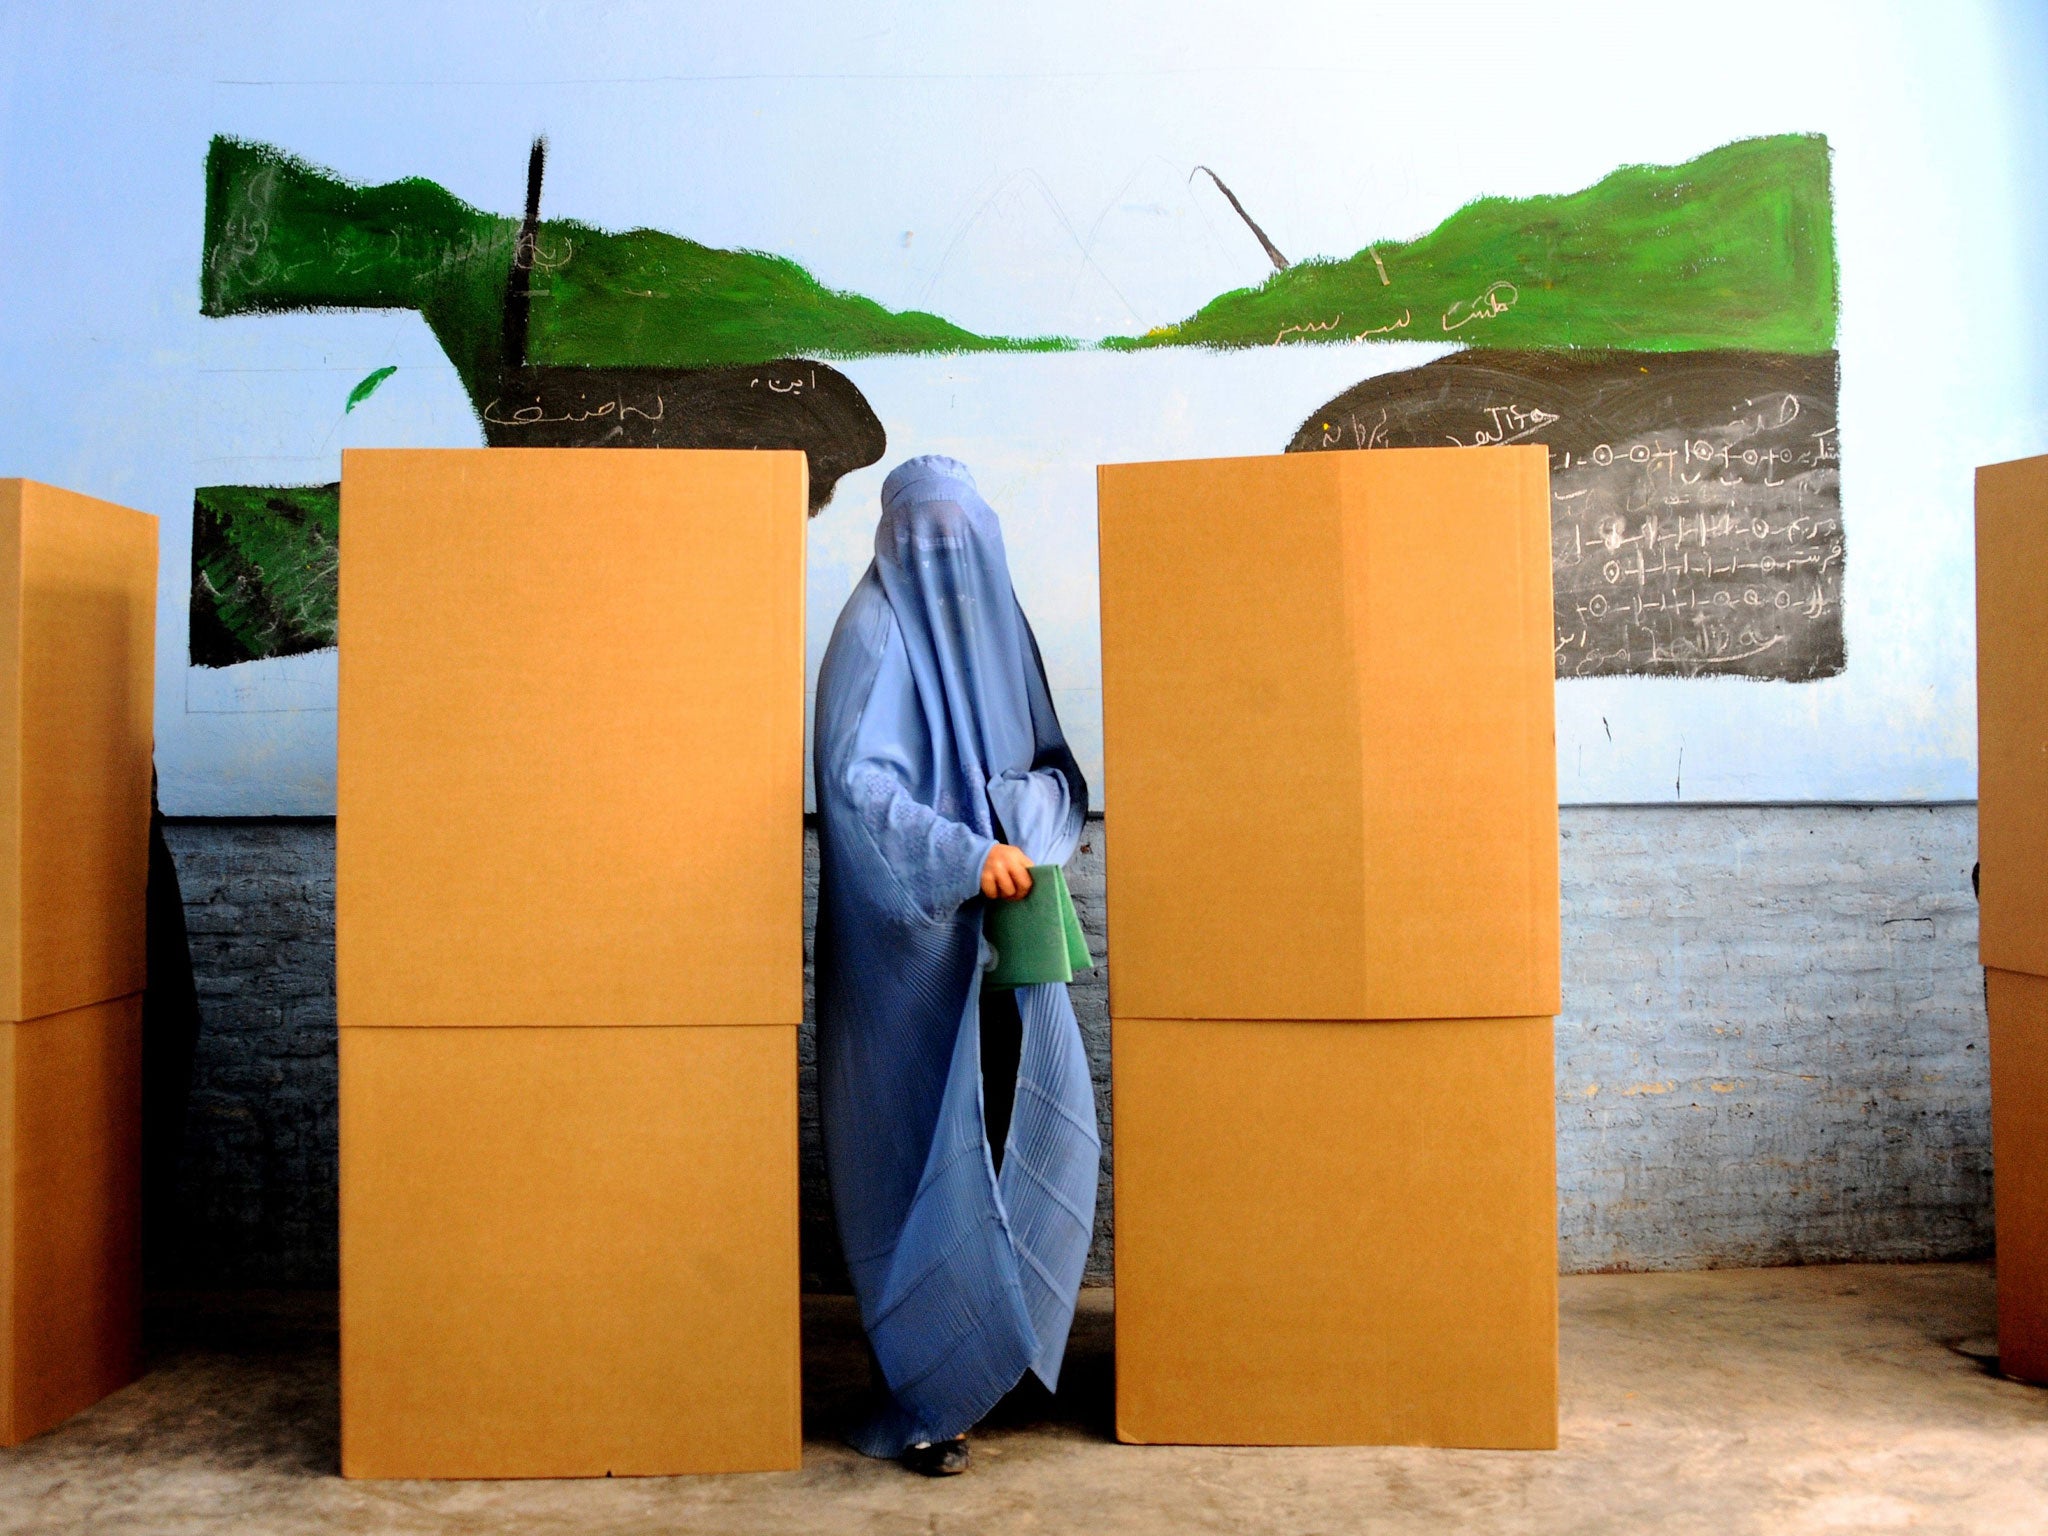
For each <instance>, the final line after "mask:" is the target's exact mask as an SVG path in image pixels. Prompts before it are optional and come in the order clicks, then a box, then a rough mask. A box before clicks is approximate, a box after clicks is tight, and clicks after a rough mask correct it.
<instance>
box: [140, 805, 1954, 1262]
mask: <svg viewBox="0 0 2048 1536" xmlns="http://www.w3.org/2000/svg"><path fill="white" fill-rule="evenodd" d="M1104 832H1105V828H1104V825H1103V824H1102V823H1100V822H1095V823H1091V825H1090V827H1089V834H1090V835H1089V836H1088V837H1087V839H1086V840H1085V847H1084V849H1083V851H1082V852H1081V854H1080V855H1079V856H1078V857H1077V859H1076V860H1075V862H1074V864H1073V865H1072V866H1070V868H1069V871H1068V873H1069V877H1070V883H1071V885H1072V888H1073V892H1074V899H1075V905H1076V906H1077V907H1078V908H1079V910H1080V913H1081V920H1082V923H1083V925H1084V927H1086V929H1087V930H1088V934H1089V942H1090V945H1091V947H1092V948H1093V949H1094V950H1095V953H1096V954H1097V956H1098V957H1101V961H1102V963H1098V965H1097V966H1096V968H1095V970H1094V971H1093V972H1091V973H1090V974H1089V975H1088V976H1086V977H1085V978H1082V979H1080V980H1078V981H1077V982H1076V983H1075V986H1074V1008H1075V1012H1076V1013H1077V1014H1078V1015H1079V1017H1080V1020H1081V1028H1082V1031H1083V1033H1084V1035H1085V1037H1086V1039H1087V1043H1088V1053H1089V1059H1090V1061H1091V1063H1092V1064H1093V1066H1094V1069H1095V1077H1096V1095H1097V1108H1098V1113H1099V1114H1100V1115H1101V1117H1102V1122H1103V1141H1104V1144H1105V1147H1107V1146H1109V1145H1110V1135H1109V1129H1110V1128H1109V1111H1110V1097H1109V1018H1108V981H1107V976H1108V972H1107V954H1108V945H1107V936H1106V934H1105V933H1104V929H1103V848H1104ZM168 837H169V841H170V844H171V848H172V852H173V855H174V856H175V858H176V859H177V862H178V870H179V876H180V879H181V881H182V885H183V890H184V896H185V905H186V913H187V918H188V921H189V922H190V925H191V931H192V947H193V963H194V967H195V970H196V972H197V976H198V984H199V995H200V1004H201V1008H202V1011H203V1013H204V1016H205V1026H204V1030H203V1033H202V1035H201V1039H200V1045H199V1054H198V1061H197V1065H196V1067H195V1071H194V1083H193V1101H192V1112H191V1116H190V1120H189V1123H188V1127H187V1134H186V1142H185V1149H184V1158H183V1163H182V1172H181V1190H180V1220H179V1222H178V1223H177V1228H178V1231H179V1232H180V1234H181V1246H180V1248H179V1251H178V1252H177V1253H176V1255H174V1256H169V1257H168V1264H169V1270H168V1273H169V1274H171V1275H174V1276H175V1277H176V1279H177V1280H178V1282H179V1283H183V1284H191V1285H217V1286H238V1285H250V1286H256V1285H263V1286H270V1285H283V1286H290V1285H308V1286H327V1285H332V1284H333V1283H334V1278H335V1226H334V1223H335V1205H336V1200H335V1129H336V1115H335V1015H334V940H333V923H334V829H333V825H332V823H331V822H318V821H308V822H247V821H178V822H173V823H172V824H171V825H170V827H169V828H168ZM1562 846H1563V865H1562V868H1563V886H1564V1013H1563V1015H1562V1016H1561V1017H1560V1018H1559V1020H1558V1028H1557V1090H1558V1222H1559V1261H1560V1265H1561V1267H1562V1268H1564V1269H1565V1270H1567V1271H1573V1272H1576V1271H1584V1270H1597V1269H1684V1268H1703V1267H1716V1266H1732V1265H1761V1264H1792V1263H1804V1262H1820V1261H1825V1260H1847V1259H1867V1260H1907V1259H1933V1258H1947V1257H1953V1256H1957V1255H1962V1254H1976V1253H1982V1252H1984V1251H1987V1250H1988V1248H1989V1247H1990V1242H1991V1151H1990V1090H1989V1074H1988V1068H1987V1062H1986V1051H1985V1034H1984V1009H1983V973H1982V971H1981V970H1979V969H1978V967H1977V956H1976V944H1977V909H1976V903H1975V901H1974V899H1973V898H1972V896H1971V893H1970V866H1971V863H1972V862H1973V861H1974V859H1975V857H1976V854H1975V847H1976V814H1975V810H1974V808H1972V807H1969V806H1934V807H1875V808H1860V807H1841V806H1802V807H1742V808H1734V807H1696V808H1679V807H1581V808H1568V809H1567V810H1566V811H1565V812H1564V813H1563V845H1562ZM816 879H817V868H816V849H815V842H814V841H813V843H812V845H811V856H810V859H809V861H808V868H807V875H806V889H805V917H806V936H807V939H808V931H809V920H810V917H811V914H812V912H813V911H814V908H815V897H816ZM806 965H807V968H808V943H807V946H806ZM808 1014H809V1009H808V1007H807V1009H806V1015H807V1017H808ZM800 1059H801V1063H802V1076H801V1079H800V1082H799V1095H800V1102H801V1110H802V1126H803V1141H802V1147H801V1171H802V1180H803V1187H802V1195H801V1211H802V1231H803V1247H804V1274H805V1283H806V1285H808V1286H810V1287H812V1288H814V1289H837V1288H840V1287H842V1286H843V1284H844V1274H843V1270H842V1267H841V1263H840V1259H839V1252H838V1244H837V1242H836V1241H835V1239H834V1236H833V1232H832V1218H831V1211H830V1206H829V1202H828V1199H827V1196H826V1190H825V1177H824V1165H823V1160H822V1157H821V1154H820V1151H819V1145H818V1137H817V1095H816V1078H815V1055H814V1052H813V1050H812V1041H811V1033H810V1027H809V1025H808V1023H807V1024H806V1026H805V1029H804V1032H803V1035H802V1037H801V1040H800ZM1109 1181H1110V1165H1109V1161H1108V1158H1107V1156H1105V1159H1104V1166H1103V1177H1102V1188H1101V1195H1100V1199H1099V1202H1098V1208H1097V1218H1096V1242H1095V1251H1094V1253H1093V1255H1092V1256H1091V1258H1090V1261H1089V1271H1090V1278H1091V1279H1092V1280H1107V1279H1108V1278H1109V1275H1110V1254H1111V1242H1112V1237H1113V1212H1112V1209H1111V1204H1110V1182H1109Z"/></svg>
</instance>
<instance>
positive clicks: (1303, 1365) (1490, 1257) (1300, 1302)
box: [1112, 1018, 1557, 1449]
mask: <svg viewBox="0 0 2048 1536" xmlns="http://www.w3.org/2000/svg"><path fill="white" fill-rule="evenodd" d="M1112 1043H1113V1052H1114V1062H1113V1066H1114V1072H1115V1082H1116V1123H1115V1137H1116V1378H1117V1434H1118V1437H1119V1438H1120V1439H1123V1440H1130V1441H1138V1442H1145V1443H1161V1442H1167V1443H1181V1444H1200V1445H1443V1446H1483V1447H1495V1448H1504V1449H1514V1448H1520V1449H1545V1448H1549V1447H1554V1446H1555V1445H1556V1444H1557V1194H1556V1182H1557V1181H1556V1154H1555V1133H1554V1124H1555V1116H1554V1112H1553V1108H1552V1080H1553V1072H1554V1065H1553V1057H1552V1047H1551V1021H1550V1020H1549V1019H1547V1018H1527V1019H1506V1018H1502V1019H1469V1020H1467V1019H1427V1020H1411V1021H1400V1022H1388V1023H1381V1024H1376V1025H1374V1026H1373V1027H1372V1028H1370V1029H1360V1028H1356V1027H1351V1026H1347V1025H1345V1024H1342V1023H1331V1022H1301V1021H1292V1022H1276V1021H1271V1020H1260V1021H1254V1022H1242V1021H1218V1020H1131V1019H1118V1020H1117V1021H1116V1023H1115V1026H1114V1032H1113V1042H1112Z"/></svg>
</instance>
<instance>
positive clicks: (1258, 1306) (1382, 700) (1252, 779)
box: [1098, 448, 1558, 1448]
mask: <svg viewBox="0 0 2048 1536" xmlns="http://www.w3.org/2000/svg"><path fill="white" fill-rule="evenodd" d="M1098 489H1099V496H1100V538H1101V556H1102V671H1103V726H1104V738H1105V747H1106V753H1107V788H1108V817H1109V819H1108V823H1107V826H1108V859H1109V865H1108V879H1109V939H1110V953H1111V965H1110V1013H1111V1018H1112V1028H1113V1042H1112V1049H1113V1063H1112V1070H1113V1076H1114V1082H1115V1093H1116V1115H1115V1154H1116V1160H1115V1169H1116V1225H1117V1234H1116V1235H1117V1253H1116V1286H1117V1294H1116V1303H1117V1305H1116V1347H1117V1432H1118V1434H1119V1436H1120V1437H1121V1438H1123V1439H1125V1440H1131V1441H1150V1442H1160V1441H1169V1442H1184V1443H1188V1442H1191V1443H1200V1444H1359V1443H1368V1444H1417V1445H1452V1446H1492V1447H1529V1448H1543V1447H1550V1446H1554V1445H1555V1444H1556V1443H1557V1347H1556V1338H1557V1335H1556V1312H1557V1303H1556V1272H1557V1257H1556V1219H1557V1218H1556V1190H1555V1186H1556V1173H1555V1149H1554V1109H1553V1089H1552V1083H1553V1072H1554V1068H1553V1058H1552V1048H1551V1016H1552V1015H1554V1014H1555V1013H1556V1012H1557V1008H1558V888H1557V794H1556V767H1555V746H1554V738H1553V716H1552V697H1551V691H1552V660H1551V654H1552V653H1551V645H1552V628H1551V625H1552V619H1551V590H1550V509H1549V500H1550V496H1549V474H1548V466H1547V461H1546V457H1545V451H1544V450H1543V449H1541V448H1497V449H1476V448H1457V449H1419V450H1375V451H1370V452H1354V453H1345V452H1336V453H1315V454H1300V455H1287V456H1282V457H1274V458H1248V459H1221V460H1212V461H1203V462H1187V463H1167V464H1124V465H1110V466H1104V467H1103V468H1102V469H1101V470H1100V471H1099V485H1098Z"/></svg>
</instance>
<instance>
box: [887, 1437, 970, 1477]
mask: <svg viewBox="0 0 2048 1536" xmlns="http://www.w3.org/2000/svg"><path fill="white" fill-rule="evenodd" d="M903 1466H904V1469H905V1470H906V1471H910V1472H915V1473H917V1474H918V1475H919V1476H921V1477H958V1476H959V1475H960V1474H961V1473H962V1472H965V1471H966V1470H967V1437H966V1436H965V1435H955V1436H954V1437H953V1438H952V1439H950V1440H940V1441H937V1442H933V1441H930V1440H927V1441H925V1442H924V1443H923V1444H921V1445H913V1446H912V1447H911V1448H910V1449H909V1450H907V1451H905V1452H904V1453H903Z"/></svg>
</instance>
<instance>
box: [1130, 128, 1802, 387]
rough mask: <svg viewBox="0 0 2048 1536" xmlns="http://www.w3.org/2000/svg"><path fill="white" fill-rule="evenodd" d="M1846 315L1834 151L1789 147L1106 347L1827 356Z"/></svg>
mask: <svg viewBox="0 0 2048 1536" xmlns="http://www.w3.org/2000/svg"><path fill="white" fill-rule="evenodd" d="M1375 258H1377V259H1375ZM1383 272H1384V277H1385V281H1382V273H1383ZM1835 312H1836V269H1835V243H1834V221H1833V206H1832V201H1831V198H1830V195H1829V179H1828V145H1827V140H1826V139H1824V138H1822V137H1820V136H1819V135H1817V134H1783V135H1779V136H1777V137H1772V138H1758V139H1740V140H1737V141H1736V142H1735V143H1732V144H1727V145H1724V146H1722V147H1721V148H1719V149H1716V150H1713V151H1710V152H1709V153H1707V154H1704V155H1701V156H1700V157H1699V158H1698V159H1696V160H1689V161H1687V162H1686V163H1685V164H1683V165H1675V166H1643V165H1632V166H1624V167H1623V168H1621V169H1620V170H1617V171H1615V172H1614V173H1613V174H1611V175H1609V176H1606V177H1604V178H1603V179H1602V180H1600V181H1599V182H1598V183H1596V184H1595V185H1593V186H1591V187H1588V188H1587V189H1585V190H1584V191H1582V192H1573V193H1567V194H1564V195H1562V196H1555V197H1528V198H1504V197H1489V198H1482V199H1480V200H1479V201H1477V202H1473V203H1468V204H1467V205H1466V206H1465V207H1463V208H1461V209H1459V210H1458V211H1457V212H1456V213H1454V214H1452V215H1451V216H1450V217H1449V218H1448V219H1446V220H1444V222H1443V223H1441V224H1439V225H1438V226H1437V227H1436V228H1435V229H1433V230H1431V231H1430V232H1429V233H1428V234H1426V235H1423V236H1421V237H1420V238H1418V239H1415V240H1409V241H1389V242H1386V243H1384V244H1380V245H1377V246H1369V247H1367V248H1366V249H1364V250H1362V251H1360V252H1358V254H1356V255H1355V256H1350V257H1347V258H1345V259H1343V260H1340V261H1318V260H1312V261H1304V262H1301V263H1299V264H1297V265H1295V266H1292V267H1289V268H1288V269H1286V270H1285V271H1282V272H1276V273H1274V274H1273V275H1272V276H1271V277H1269V278H1267V279H1266V281H1265V282H1264V283H1262V284H1261V285H1260V286H1259V287H1257V288H1243V289H1238V290H1236V291H1234V292H1231V293H1226V294H1223V295H1221V296H1220V297H1218V298H1215V299H1212V300H1211V301H1210V302H1209V303H1208V304H1206V305H1204V306H1203V307H1202V308H1201V309H1200V310H1199V311H1197V312H1196V313H1195V314H1194V315H1192V316H1190V317H1189V318H1188V319H1186V320H1183V321H1181V322H1180V323H1179V324H1178V325H1170V326H1165V327H1162V328H1161V329H1159V330H1156V331H1153V332H1151V333H1150V334H1148V335H1145V336H1140V337H1129V338H1124V337H1118V338H1115V339H1112V340H1110V341H1107V342H1104V343H1103V345H1104V346H1107V347H1113V348H1119V349H1135V348H1139V347H1160V346H1209V347H1249V346H1272V345H1274V344H1276V343H1279V342H1286V343H1290V344H1291V343H1294V342H1312V341H1324V342H1327V341H1349V340H1353V339H1355V338H1357V337H1359V336H1362V335H1363V336H1372V335H1377V336H1378V337H1380V338H1382V339H1387V340H1410V341H1456V342H1460V343H1462V344H1464V345H1466V346H1471V347H1614V348H1621V349H1626V350H1633V351H1642V352H1686V351H1697V350H1704V349H1708V348H1715V347H1740V348H1750V349H1754V350H1757V351H1770V352H1826V351H1829V350H1831V349H1832V348H1833V347H1834V344H1835Z"/></svg>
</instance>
